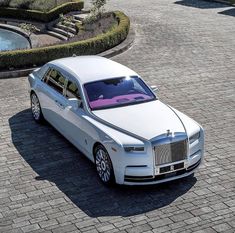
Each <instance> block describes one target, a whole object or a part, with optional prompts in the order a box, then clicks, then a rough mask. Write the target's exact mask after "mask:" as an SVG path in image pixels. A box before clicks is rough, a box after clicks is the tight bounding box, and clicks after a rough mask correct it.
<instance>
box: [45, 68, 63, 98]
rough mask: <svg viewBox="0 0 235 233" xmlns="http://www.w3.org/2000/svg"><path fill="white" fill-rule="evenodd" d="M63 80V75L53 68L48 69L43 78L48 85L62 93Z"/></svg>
mask: <svg viewBox="0 0 235 233" xmlns="http://www.w3.org/2000/svg"><path fill="white" fill-rule="evenodd" d="M65 81H66V79H65V77H64V76H63V75H62V74H61V73H60V72H59V71H57V70H55V69H49V70H48V72H47V73H46V75H45V78H44V82H46V83H47V85H48V86H50V87H52V88H53V89H55V90H56V91H57V92H59V93H60V94H62V95H63V90H64V86H65Z"/></svg>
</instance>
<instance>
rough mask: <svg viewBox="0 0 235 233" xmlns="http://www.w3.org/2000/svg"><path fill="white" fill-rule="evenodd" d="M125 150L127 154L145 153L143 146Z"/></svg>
mask: <svg viewBox="0 0 235 233" xmlns="http://www.w3.org/2000/svg"><path fill="white" fill-rule="evenodd" d="M124 150H125V151H126V152H144V147H143V146H125V147H124Z"/></svg>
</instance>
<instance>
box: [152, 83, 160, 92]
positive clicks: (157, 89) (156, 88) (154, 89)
mask: <svg viewBox="0 0 235 233" xmlns="http://www.w3.org/2000/svg"><path fill="white" fill-rule="evenodd" d="M150 88H151V90H152V91H153V92H157V91H159V88H158V87H157V86H155V85H152V86H150Z"/></svg>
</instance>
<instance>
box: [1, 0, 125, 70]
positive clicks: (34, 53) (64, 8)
mask: <svg viewBox="0 0 235 233" xmlns="http://www.w3.org/2000/svg"><path fill="white" fill-rule="evenodd" d="M21 1H22V2H23V0H21ZM18 2H20V1H18ZM25 2H26V1H25ZM28 2H29V1H28ZM31 2H32V1H31ZM36 2H37V1H36ZM38 2H40V0H39V1H38ZM41 2H42V1H41ZM48 2H51V1H48ZM53 2H55V1H53ZM58 2H61V3H63V2H64V1H58ZM105 3H106V1H105V0H103V1H102V0H94V1H93V7H92V8H91V11H90V13H89V14H88V15H87V17H85V18H84V19H83V20H82V21H81V22H78V23H76V31H77V35H75V36H74V37H73V38H69V37H68V40H67V41H64V42H62V41H61V42H60V43H58V44H55V45H52V46H46V47H38V48H32V49H24V50H14V51H4V52H0V69H1V70H7V69H15V68H24V67H32V66H40V65H42V64H44V63H46V62H48V61H50V60H54V59H58V58H61V57H68V56H72V55H74V54H76V55H91V54H93V55H94V54H98V53H101V52H103V51H106V50H107V49H110V48H112V47H114V46H116V45H118V44H120V43H121V42H122V41H123V40H125V39H126V37H127V35H128V32H129V28H130V21H129V18H128V17H127V16H126V15H125V14H124V13H122V12H120V11H115V12H105V11H104V5H105ZM71 4H72V5H73V6H74V4H77V5H75V6H77V7H78V8H80V10H81V9H82V8H83V2H82V1H80V0H76V1H73V2H67V3H64V4H62V5H59V6H57V7H56V8H53V9H51V10H50V11H49V13H48V12H40V14H41V15H40V17H38V16H39V14H38V12H37V11H35V10H24V9H17V8H14V11H15V12H16V16H17V17H18V16H19V17H21V14H22V12H23V11H27V12H28V13H29V12H30V13H29V14H28V15H27V14H26V18H28V19H33V20H35V19H37V20H38V21H47V20H49V19H50V20H52V19H53V18H61V17H62V21H61V24H63V20H64V18H65V19H67V20H69V19H70V20H71V18H72V17H73V16H72V15H68V16H63V15H62V16H61V12H62V13H65V14H66V13H68V12H70V11H72V7H71V8H70V6H71ZM96 4H97V5H96ZM18 6H19V5H18ZM68 6H69V7H68ZM9 9H10V10H11V8H8V7H6V8H5V7H2V8H0V15H1V16H2V14H1V11H2V10H3V11H4V12H5V15H4V16H5V17H12V12H11V11H8V10H9ZM58 9H60V10H58ZM51 12H53V13H51ZM50 14H52V15H53V17H51V16H48V15H50ZM72 21H73V18H72V20H71V22H72ZM66 22H67V23H65V24H64V25H65V27H66V25H67V24H69V23H71V22H70V21H66Z"/></svg>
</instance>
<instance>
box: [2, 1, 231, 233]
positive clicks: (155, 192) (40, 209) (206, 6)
mask: <svg viewBox="0 0 235 233" xmlns="http://www.w3.org/2000/svg"><path fill="white" fill-rule="evenodd" d="M108 8H112V9H114V8H115V9H121V10H124V11H125V12H126V13H127V14H128V15H129V16H130V17H131V20H132V23H133V25H134V27H135V29H136V41H135V44H134V46H133V47H132V48H131V49H130V50H128V51H127V52H125V53H123V54H121V55H119V56H117V57H115V58H114V60H116V61H118V62H121V63H122V64H124V65H127V66H129V67H130V68H133V69H134V70H136V71H137V72H138V73H139V74H140V75H141V76H142V77H143V78H144V79H145V80H146V81H147V82H148V83H150V84H156V85H157V86H158V87H159V88H160V91H159V97H160V98H161V99H162V100H163V101H164V102H166V103H168V104H170V105H172V106H174V107H176V108H178V109H179V110H181V111H183V112H185V113H186V114H188V115H189V116H191V117H193V118H194V119H195V120H196V121H198V122H200V123H201V124H202V125H203V126H204V128H205V130H206V153H205V156H206V157H205V163H204V165H203V166H202V167H201V169H200V170H199V171H198V172H197V173H196V174H195V177H194V178H186V179H183V180H179V181H175V182H171V183H168V184H163V185H157V186H150V187H135V188H134V187H119V186H117V187H114V188H111V189H108V188H105V187H104V186H103V185H102V184H101V183H100V182H99V181H98V179H97V177H96V175H95V170H94V167H93V165H92V164H91V163H90V162H89V161H88V160H87V159H86V158H85V157H84V156H82V155H81V154H80V153H79V152H78V151H77V150H76V149H75V148H74V147H73V146H71V144H70V143H69V142H68V141H66V140H65V139H64V138H63V137H62V136H61V135H59V134H58V133H57V132H56V130H54V129H53V128H52V127H51V126H49V125H44V126H39V125H37V124H36V123H34V121H33V120H32V118H31V114H30V110H29V98H28V93H27V85H28V84H27V78H25V77H21V78H17V79H3V80H0V90H1V91H0V101H1V104H0V152H1V153H0V232H109V233H112V232H122V233H132V232H133V233H137V232H148V233H150V232H154V233H156V232H157V233H159V232H186V233H187V232H188V233H190V232H197V233H199V232H200V233H202V232H208V233H213V232H226V233H230V232H231V233H232V232H234V229H235V224H234V222H235V215H234V211H235V198H234V197H235V182H234V180H235V166H234V162H235V156H234V154H235V131H234V126H235V121H234V116H235V39H234V38H235V17H232V16H231V14H226V12H231V11H234V9H233V8H231V7H228V6H225V5H221V4H217V3H208V2H203V1H197V0H195V1H189V0H184V1H179V2H176V3H175V2H174V1H172V0H158V1H156V0H148V1H142V0H131V1H126V0H112V1H110V2H109V6H108Z"/></svg>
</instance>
